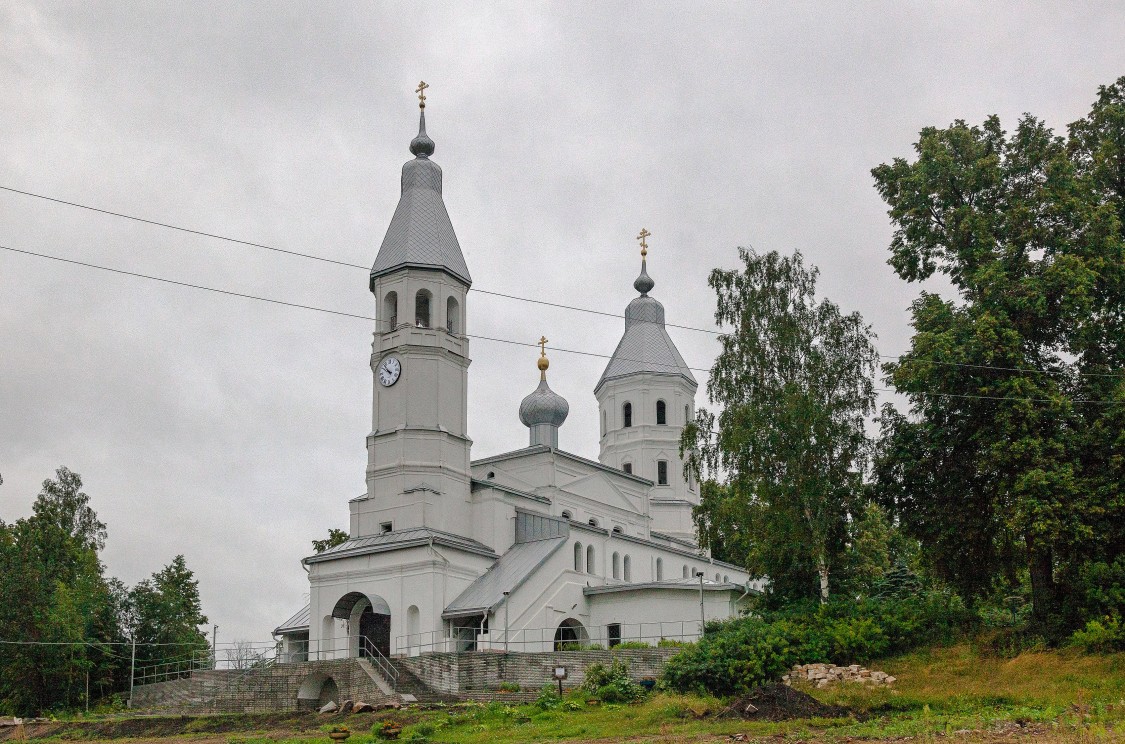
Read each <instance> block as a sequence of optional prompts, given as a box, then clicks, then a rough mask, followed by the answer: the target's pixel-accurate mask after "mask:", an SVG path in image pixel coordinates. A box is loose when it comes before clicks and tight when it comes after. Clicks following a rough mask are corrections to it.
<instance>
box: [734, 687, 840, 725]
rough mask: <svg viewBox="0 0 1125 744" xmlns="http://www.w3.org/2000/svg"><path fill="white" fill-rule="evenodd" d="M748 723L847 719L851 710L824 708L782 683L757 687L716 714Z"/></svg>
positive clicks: (822, 704) (811, 697) (806, 695)
mask: <svg viewBox="0 0 1125 744" xmlns="http://www.w3.org/2000/svg"><path fill="white" fill-rule="evenodd" d="M719 715H720V716H723V717H726V718H745V719H746V720H749V721H789V720H792V719H794V718H847V717H848V716H851V715H852V711H850V710H848V709H847V708H841V707H840V706H838V705H825V704H824V703H822V702H820V701H819V700H817V699H816V698H814V697H813V696H812V695H809V694H807V693H804V692H801V691H800V690H794V689H793V688H792V687H787V686H786V685H782V684H772V685H765V686H764V687H758V688H756V689H754V690H753V691H752V692H750V693H749V694H747V695H743V696H742V697H740V698H738V699H737V700H735V701H734V702H733V703H731V704H730V705H729V706H727V708H726V709H725V710H724V711H723V712H722V713H720V714H719Z"/></svg>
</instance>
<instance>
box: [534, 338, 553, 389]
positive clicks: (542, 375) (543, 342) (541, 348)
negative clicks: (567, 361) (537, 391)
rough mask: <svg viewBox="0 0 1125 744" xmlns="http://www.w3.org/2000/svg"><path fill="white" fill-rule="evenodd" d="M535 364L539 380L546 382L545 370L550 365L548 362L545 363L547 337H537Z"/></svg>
mask: <svg viewBox="0 0 1125 744" xmlns="http://www.w3.org/2000/svg"><path fill="white" fill-rule="evenodd" d="M536 364H537V366H538V367H539V379H541V380H546V379H547V368H548V367H550V366H551V363H550V362H549V361H547V337H546V336H540V337H539V361H538V362H537V363H536Z"/></svg>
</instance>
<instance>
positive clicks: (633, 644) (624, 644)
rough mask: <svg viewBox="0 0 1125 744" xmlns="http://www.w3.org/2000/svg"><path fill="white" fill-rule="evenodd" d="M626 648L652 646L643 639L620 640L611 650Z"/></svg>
mask: <svg viewBox="0 0 1125 744" xmlns="http://www.w3.org/2000/svg"><path fill="white" fill-rule="evenodd" d="M628 648H652V646H651V645H650V644H648V643H645V642H644V641H622V642H621V643H619V644H617V645H616V646H614V647H613V649H612V650H614V651H619V650H621V649H628Z"/></svg>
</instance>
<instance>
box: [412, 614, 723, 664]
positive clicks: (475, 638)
mask: <svg viewBox="0 0 1125 744" xmlns="http://www.w3.org/2000/svg"><path fill="white" fill-rule="evenodd" d="M700 635H701V628H700V621H699V620H674V621H666V622H652V623H610V624H607V625H600V626H596V627H593V628H586V627H584V626H580V625H574V626H565V625H564V626H556V627H553V628H512V629H509V630H508V632H507V633H505V631H504V629H503V628H487V629H485V630H483V632H482V631H481V630H479V629H478V628H476V627H460V628H452V629H450V630H448V631H431V632H428V633H412V634H409V635H401V636H398V637H396V638H395V653H396V654H397V655H401V656H416V655H418V654H421V653H436V652H452V651H526V652H531V651H566V650H583V649H593V648H602V649H606V648H612V647H614V646H617V645H619V644H621V643H644V644H646V645H648V646H659V645H661V642H662V641H663V642H664V645H670V644H679V643H690V642H693V641H697V640H699V637H700Z"/></svg>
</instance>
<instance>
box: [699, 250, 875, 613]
mask: <svg viewBox="0 0 1125 744" xmlns="http://www.w3.org/2000/svg"><path fill="white" fill-rule="evenodd" d="M739 256H740V258H741V261H742V267H741V269H739V270H731V271H727V270H722V269H716V270H714V271H712V272H711V275H710V277H709V279H708V283H709V284H710V286H711V287H712V289H714V290H715V293H716V295H717V306H716V311H715V320H716V322H717V323H718V324H719V326H720V327H721V328H726V329H729V330H727V331H725V332H724V333H723V334H721V335H720V337H719V341H720V344H721V347H722V349H721V351H720V353H719V356H718V359H717V360H716V362H715V365H714V366H713V367H712V368H711V374H710V379H709V381H708V384H707V394H708V396H709V398H710V400H711V401H712V403H715V404H717V405H718V406H720V411H719V413H718V414H717V415H716V414H715V413H712V412H711V411H709V410H707V409H700V410H699V411H698V412H697V415H696V419H695V421H694V422H692V423H690V424H689V425H688V426H687V427H686V428H685V430H684V435H683V439H682V441H681V448H680V449H681V454H682V455H683V456H684V457H685V468H687V469H689V470H691V471H693V472H694V474H695V476H696V477H697V478H699V479H700V480H701V482H704V484H705V489H704V499H703V501H702V503H701V505H700V507H699V508H698V509H697V510H696V512H695V519H696V524H697V527H698V531H699V535H700V538H701V540H702V542H703V543H704V545H705V547H709V548H711V549H712V550H715V551H716V552H717V553H719V554H726V555H730V554H731V553H734V552H737V553H745V555H741V556H738V557H740V558H741V559H742V560H740V562H741V563H743V564H744V565H746V566H747V568H748V569H749V570H750V572H751V573H752V574H754V575H757V576H768V577H769V578H770V583H771V588H772V591H774V592H779V593H782V594H790V595H793V594H795V595H809V594H812V595H814V596H819V598H820V600H821V601H822V602H826V601H828V597H829V593H830V582H831V578H830V577H831V574H832V571H833V567H834V565H835V564H836V562H837V558H838V557H839V555H840V554H841V551H842V550H843V546H844V543H845V541H846V525H847V515H848V512H849V508H850V506H851V505H852V504H853V503H855V501H856V499H857V498H858V495H859V493H860V491H861V489H862V470H863V466H864V463H865V455H866V452H867V444H868V443H867V439H866V436H865V434H864V419H865V417H866V416H868V415H869V414H870V413H872V412H873V406H874V400H875V393H874V389H873V382H872V380H873V376H874V373H875V368H876V359H877V356H876V352H875V347H874V345H873V342H872V339H873V335H872V333H871V329H870V328H869V327H868V326H867V325H866V324H865V323H864V322H863V319H862V318H861V317H860V316H859V314H858V313H852V314H847V315H845V314H844V313H842V312H841V311H840V309H839V307H837V306H836V305H835V304H834V303H832V302H831V301H829V300H827V299H821V300H819V301H818V300H817V299H816V296H815V290H816V279H817V273H818V272H817V270H816V268H815V267H806V266H805V264H804V261H803V259H802V257H801V254H800V253H796V254H794V255H793V256H782V255H780V254H779V253H777V252H770V253H766V254H761V255H760V254H757V253H755V252H753V251H748V250H745V249H740V250H739ZM712 480H714V481H719V483H716V484H714V485H708V481H712ZM720 483H721V485H720ZM732 557H734V556H732Z"/></svg>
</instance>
